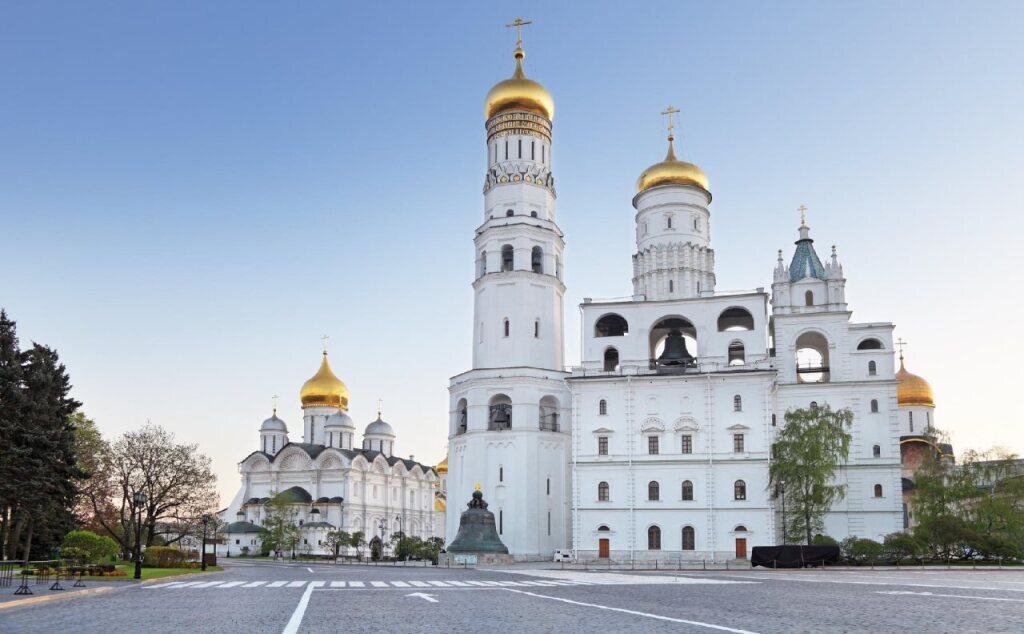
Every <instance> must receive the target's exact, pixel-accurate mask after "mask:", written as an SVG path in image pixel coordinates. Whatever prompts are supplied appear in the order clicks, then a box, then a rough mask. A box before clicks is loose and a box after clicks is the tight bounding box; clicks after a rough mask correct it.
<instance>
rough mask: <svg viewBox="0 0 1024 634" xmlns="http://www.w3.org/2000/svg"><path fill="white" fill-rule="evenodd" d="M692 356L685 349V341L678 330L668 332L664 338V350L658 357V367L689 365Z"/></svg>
mask: <svg viewBox="0 0 1024 634" xmlns="http://www.w3.org/2000/svg"><path fill="white" fill-rule="evenodd" d="M693 361H694V358H693V355H691V354H690V352H689V350H687V349H686V339H684V338H683V333H681V332H680V331H679V329H678V328H673V329H672V330H670V331H669V333H668V337H666V338H665V350H664V351H663V352H662V353H661V356H660V357H658V364H659V365H690V364H691V363H693Z"/></svg>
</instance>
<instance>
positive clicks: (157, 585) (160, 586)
mask: <svg viewBox="0 0 1024 634" xmlns="http://www.w3.org/2000/svg"><path fill="white" fill-rule="evenodd" d="M179 583H185V582H184V581H170V582H168V583H158V584H156V585H155V586H142V587H143V588H145V589H147V590H155V589H156V588H167V587H172V586H176V585H178V584H179Z"/></svg>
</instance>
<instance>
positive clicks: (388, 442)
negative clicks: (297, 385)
mask: <svg viewBox="0 0 1024 634" xmlns="http://www.w3.org/2000/svg"><path fill="white" fill-rule="evenodd" d="M299 398H300V400H301V402H302V411H303V417H302V441H301V442H294V441H291V440H290V439H289V432H288V426H287V425H286V424H285V422H284V421H283V420H281V419H280V418H278V417H277V410H276V409H275V410H274V413H273V415H272V416H271V417H270V418H268V419H267V420H265V421H263V424H262V425H261V426H260V429H259V447H258V449H257V450H256V451H254V452H252V453H251V454H249V455H248V456H247V457H246V458H245V459H243V460H242V461H241V462H240V463H239V465H238V471H239V473H240V475H241V480H242V483H241V487H240V488H239V490H238V493H236V494H235V497H234V499H232V501H231V503H230V504H229V505H228V507H227V509H225V510H224V511H222V512H221V521H222V522H224V523H225V524H226V528H225V529H224V540H223V543H221V544H219V546H218V549H217V552H218V554H221V555H228V556H238V555H242V554H259V553H260V551H261V543H260V529H261V525H262V524H261V523H262V521H263V519H264V517H265V515H266V503H267V502H268V501H269V499H270V498H272V497H274V496H275V495H281V496H282V497H283V498H284V499H285V500H287V501H288V502H289V503H290V506H291V508H292V510H293V512H294V513H295V522H296V523H297V524H298V525H299V527H300V532H301V537H300V543H299V544H297V546H296V553H295V554H313V555H326V554H329V552H330V551H329V549H328V546H327V539H326V538H327V533H329V532H331V531H335V530H342V531H346V532H348V533H355V532H360V531H361V532H362V533H363V534H364V535H365V539H366V541H367V550H368V551H369V552H370V553H376V554H384V555H387V554H389V552H388V550H387V548H388V542H389V538H390V537H391V536H392V535H393V534H394V533H395V532H398V531H402V532H403V533H404V534H406V535H409V536H415V537H420V538H423V539H427V538H430V537H435V536H436V537H444V524H443V518H444V500H443V489H442V484H443V478H444V477H445V475H444V474H445V473H447V471H446V469H445V468H442V467H441V465H439V466H438V467H439V468H438V469H437V470H435V469H434V468H433V467H429V466H426V465H422V464H420V463H418V462H416V461H415V460H413V459H412V457H411V456H410V457H409V458H408V459H405V458H399V457H398V456H397V455H396V454H395V441H396V439H397V436H396V434H395V430H394V429H393V428H392V427H391V425H390V424H388V423H387V422H385V421H383V420H381V417H380V412H379V411H378V413H377V420H374V421H372V422H370V423H369V424H368V425H367V426H366V428H365V430H364V431H363V441H362V445H361V446H359V445H358V444H357V443H356V433H357V429H356V424H355V421H353V420H352V418H351V417H349V415H348V413H347V411H348V402H349V392H348V388H347V387H346V386H345V383H344V382H342V381H341V379H339V378H338V377H337V376H335V374H334V372H333V371H332V370H331V366H330V364H329V363H328V361H327V352H326V351H325V352H324V354H323V359H322V361H321V363H320V369H319V370H318V371H317V373H316V374H315V375H314V376H313V377H312V378H310V379H309V380H308V381H306V382H305V384H303V386H302V389H301V391H300V393H299ZM439 472H442V473H441V476H440V478H441V480H439V476H438V473H439ZM353 552H354V551H353V549H344V550H343V551H342V554H353ZM282 554H283V555H286V556H290V555H291V554H293V553H282ZM364 554H367V553H366V551H364Z"/></svg>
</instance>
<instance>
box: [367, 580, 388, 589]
mask: <svg viewBox="0 0 1024 634" xmlns="http://www.w3.org/2000/svg"><path fill="white" fill-rule="evenodd" d="M370 585H371V586H373V587H374V588H386V587H388V584H386V583H384V582H383V581H371V582H370Z"/></svg>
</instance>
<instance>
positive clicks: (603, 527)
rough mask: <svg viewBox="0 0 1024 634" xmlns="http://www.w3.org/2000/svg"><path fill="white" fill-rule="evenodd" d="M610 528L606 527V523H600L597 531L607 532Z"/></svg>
mask: <svg viewBox="0 0 1024 634" xmlns="http://www.w3.org/2000/svg"><path fill="white" fill-rule="evenodd" d="M610 530H611V529H610V528H608V525H607V524H601V525H600V526H598V527H597V532H599V533H607V532H608V531H610Z"/></svg>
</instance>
